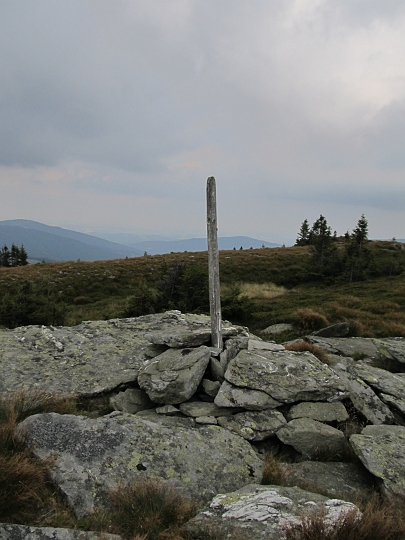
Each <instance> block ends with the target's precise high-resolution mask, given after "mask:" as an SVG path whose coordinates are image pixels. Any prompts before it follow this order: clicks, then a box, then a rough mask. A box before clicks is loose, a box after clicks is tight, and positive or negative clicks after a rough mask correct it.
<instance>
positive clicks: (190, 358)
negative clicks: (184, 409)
mask: <svg viewBox="0 0 405 540" xmlns="http://www.w3.org/2000/svg"><path fill="white" fill-rule="evenodd" d="M210 358H211V352H210V350H209V348H208V347H205V346H204V345H201V347H198V348H197V349H169V350H167V351H166V352H164V353H163V354H160V355H159V356H157V357H156V358H154V359H153V360H152V361H151V362H150V363H149V364H148V365H147V366H146V367H144V368H143V369H142V371H141V372H140V373H139V375H138V383H139V386H140V387H141V388H142V389H143V390H145V392H146V393H147V394H148V396H149V398H150V399H151V400H152V401H154V402H155V403H160V404H162V405H176V404H178V403H182V402H183V401H187V400H188V399H190V398H191V397H192V396H193V394H194V393H195V391H196V390H197V388H198V385H199V384H200V382H201V380H202V378H203V376H204V373H205V370H206V368H207V366H208V363H209V361H210Z"/></svg>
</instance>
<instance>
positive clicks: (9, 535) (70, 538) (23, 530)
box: [0, 523, 121, 540]
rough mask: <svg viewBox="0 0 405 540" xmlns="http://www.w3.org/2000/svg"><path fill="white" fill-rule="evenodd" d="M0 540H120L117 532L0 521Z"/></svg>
mask: <svg viewBox="0 0 405 540" xmlns="http://www.w3.org/2000/svg"><path fill="white" fill-rule="evenodd" d="M0 538H1V540H121V536H119V535H117V534H108V533H104V532H103V533H96V532H91V531H78V530H75V529H62V528H54V527H30V526H28V525H15V524H11V523H0Z"/></svg>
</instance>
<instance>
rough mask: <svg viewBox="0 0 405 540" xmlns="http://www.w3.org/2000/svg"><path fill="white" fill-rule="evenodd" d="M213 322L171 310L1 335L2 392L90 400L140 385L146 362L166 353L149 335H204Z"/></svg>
mask: <svg viewBox="0 0 405 540" xmlns="http://www.w3.org/2000/svg"><path fill="white" fill-rule="evenodd" d="M209 325H210V322H209V317H206V316H203V315H183V314H181V313H180V312H179V311H169V312H166V313H159V314H154V315H145V316H143V317H135V318H129V319H113V320H110V321H92V322H84V323H82V324H80V325H78V326H73V327H56V328H54V327H45V326H26V327H21V328H15V329H13V330H0V363H1V378H0V393H1V392H10V391H16V390H21V389H23V388H25V389H29V388H35V387H36V388H38V387H41V388H43V389H44V390H46V391H48V392H61V393H74V394H80V395H84V396H90V395H96V394H99V393H102V392H108V391H110V390H113V389H115V388H116V387H118V386H119V385H121V384H125V383H131V382H134V381H136V378H137V375H138V373H139V371H140V369H141V368H142V367H143V364H144V362H145V361H146V360H147V359H148V358H150V357H153V356H156V354H158V353H159V352H161V350H159V347H156V346H153V345H151V344H150V343H149V341H147V340H146V339H145V337H144V335H145V334H146V333H148V332H160V331H162V332H165V331H169V330H174V329H175V328H178V329H181V330H190V331H194V330H201V329H204V328H209Z"/></svg>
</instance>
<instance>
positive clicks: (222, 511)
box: [186, 485, 360, 540]
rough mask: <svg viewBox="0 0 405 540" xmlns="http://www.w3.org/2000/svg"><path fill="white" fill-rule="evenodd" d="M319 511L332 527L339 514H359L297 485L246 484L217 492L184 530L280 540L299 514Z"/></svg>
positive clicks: (347, 505) (250, 539) (298, 519)
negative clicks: (233, 489)
mask: <svg viewBox="0 0 405 540" xmlns="http://www.w3.org/2000/svg"><path fill="white" fill-rule="evenodd" d="M321 510H324V512H325V519H326V520H327V521H329V522H330V524H331V525H332V526H333V524H334V523H335V522H336V521H337V520H338V519H339V517H340V516H341V515H342V513H347V512H356V513H357V512H358V513H359V515H360V512H359V510H358V508H357V507H356V506H355V505H354V504H351V503H348V502H345V501H341V500H337V499H328V498H327V497H324V496H322V495H318V494H316V493H309V492H308V491H304V490H302V489H299V488H297V487H281V486H255V485H248V486H245V487H244V488H242V489H240V490H238V491H235V492H234V493H227V494H224V495H217V496H216V497H215V498H214V499H213V500H212V502H211V503H210V505H209V506H207V508H206V509H205V510H204V511H202V512H200V513H199V514H198V515H197V516H196V517H195V518H193V519H192V520H191V521H189V522H188V523H187V525H186V529H187V530H188V531H189V532H190V533H191V536H192V537H193V538H207V536H199V533H200V531H202V530H205V531H208V532H210V533H212V532H215V533H216V535H215V538H243V539H244V540H258V539H259V538H263V539H266V540H284V539H285V538H286V535H285V529H286V527H288V526H291V525H295V524H299V523H301V519H302V517H303V516H305V515H308V514H309V513H311V512H316V511H321Z"/></svg>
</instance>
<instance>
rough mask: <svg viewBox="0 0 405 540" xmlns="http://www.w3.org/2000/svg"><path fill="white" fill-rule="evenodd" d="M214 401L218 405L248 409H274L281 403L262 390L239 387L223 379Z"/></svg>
mask: <svg viewBox="0 0 405 540" xmlns="http://www.w3.org/2000/svg"><path fill="white" fill-rule="evenodd" d="M214 403H215V404H216V405H218V407H243V408H244V409H247V410H248V411H261V410H263V409H276V408H277V407H280V405H281V403H280V402H279V401H277V400H275V399H273V398H272V397H271V396H269V395H268V394H266V392H263V391H262V390H251V389H249V388H239V387H238V386H235V385H233V384H231V383H229V382H228V381H224V382H223V383H222V385H221V387H220V389H219V392H218V393H217V395H216V397H215V399H214Z"/></svg>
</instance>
